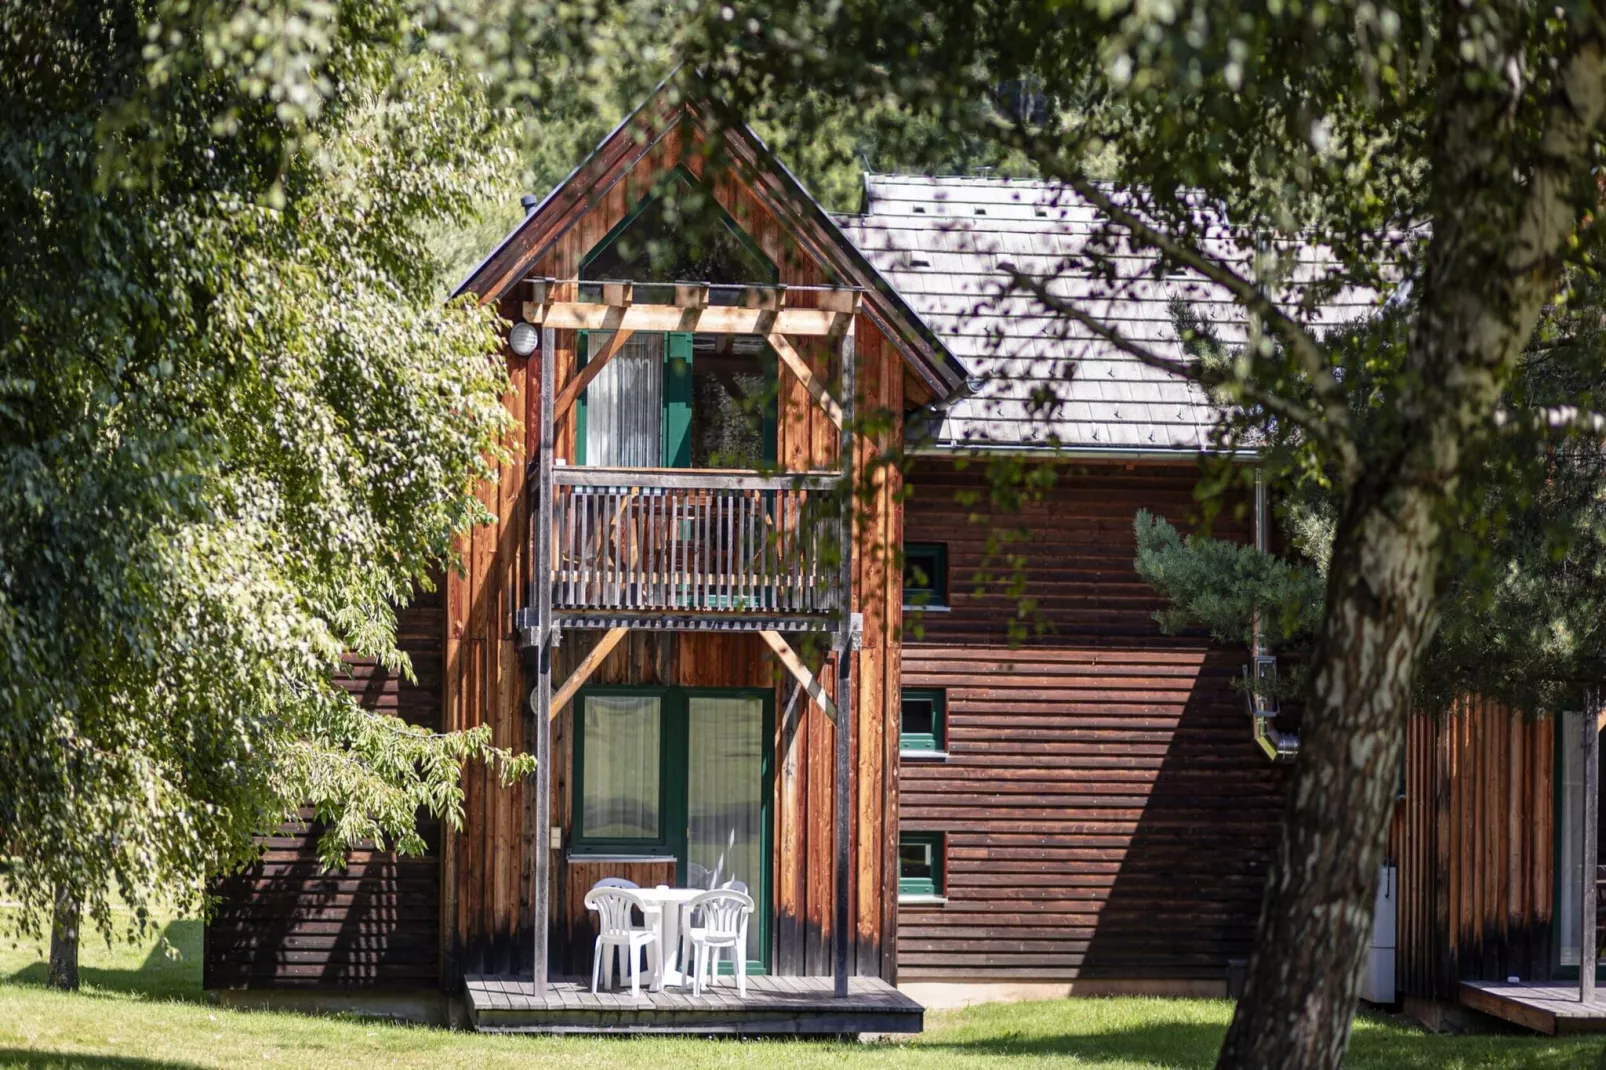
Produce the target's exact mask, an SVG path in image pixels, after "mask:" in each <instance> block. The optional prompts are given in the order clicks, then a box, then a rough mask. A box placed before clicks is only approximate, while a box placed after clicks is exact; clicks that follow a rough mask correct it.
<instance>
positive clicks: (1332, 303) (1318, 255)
mask: <svg viewBox="0 0 1606 1070" xmlns="http://www.w3.org/2000/svg"><path fill="white" fill-rule="evenodd" d="M865 199H866V211H865V213H864V214H862V215H857V216H844V217H839V219H838V222H839V224H840V225H841V227H842V229H843V230H844V231H845V232H846V233H847V235H848V237H849V238H851V239H852V240H853V242H854V243H855V244H856V245H857V246H858V247H859V249H860V250H861V251H862V252H863V253H864V255H865V256H866V257H867V258H868V259H869V260H870V262H871V263H872V264H873V265H874V266H875V267H876V269H877V270H879V271H880V272H881V273H882V275H883V276H884V277H885V278H886V279H887V280H888V281H889V282H890V283H891V284H892V286H893V287H894V288H896V289H897V291H898V292H899V294H901V295H902V297H903V299H904V301H905V302H906V303H907V304H908V305H910V306H911V307H912V308H913V309H914V310H915V312H917V313H918V314H919V315H920V317H921V319H922V320H924V321H925V323H926V324H927V325H929V326H930V327H931V329H932V330H934V331H935V332H936V333H937V334H938V335H939V336H940V337H941V339H942V340H943V342H944V343H945V344H946V345H947V347H948V349H949V351H950V352H952V353H953V355H954V356H956V357H958V358H959V359H960V360H961V361H963V362H964V364H965V365H966V367H967V368H968V369H969V370H970V373H971V376H972V382H973V384H974V387H975V389H974V393H973V394H972V396H970V397H967V398H964V399H962V400H960V401H957V402H955V403H953V404H951V405H950V406H949V407H948V408H947V410H946V411H945V412H944V413H943V414H942V416H941V419H940V422H939V423H938V425H937V426H936V427H935V428H933V429H929V433H933V434H934V435H935V438H936V442H937V444H938V445H941V446H978V447H988V446H990V447H1034V446H1058V447H1061V448H1066V449H1131V450H1171V451H1178V450H1181V451H1188V452H1199V451H1206V450H1208V449H1210V447H1211V430H1212V428H1213V427H1214V426H1215V425H1216V422H1217V417H1218V412H1217V409H1216V407H1215V406H1213V405H1212V404H1211V403H1210V401H1209V399H1208V398H1207V397H1206V396H1205V393H1204V391H1203V390H1201V389H1200V388H1199V387H1197V386H1195V385H1193V384H1192V383H1189V382H1187V381H1185V380H1182V379H1179V378H1177V377H1176V376H1173V375H1170V374H1168V373H1166V372H1164V371H1161V370H1159V369H1156V368H1151V367H1149V366H1148V365H1146V364H1143V363H1142V362H1140V361H1138V360H1136V359H1135V358H1133V357H1131V356H1129V355H1127V354H1125V353H1122V352H1121V351H1120V350H1118V349H1117V348H1115V347H1114V346H1112V345H1111V344H1109V343H1108V342H1106V341H1104V340H1102V339H1099V338H1097V337H1096V336H1095V335H1093V334H1092V332H1090V331H1088V330H1086V329H1085V328H1083V327H1081V326H1080V325H1078V324H1076V323H1074V322H1072V321H1070V320H1069V319H1068V318H1067V317H1065V316H1063V315H1057V314H1055V313H1054V312H1053V311H1051V310H1050V309H1048V308H1046V307H1045V306H1044V305H1043V304H1042V303H1041V302H1040V301H1039V300H1038V299H1037V298H1035V297H1033V296H1030V295H1027V294H1022V293H1013V294H1009V295H1007V296H1005V289H1006V287H1007V284H1008V282H1009V277H1008V275H1007V274H1006V273H1005V272H1004V271H1003V270H1002V268H1001V265H1004V264H1012V265H1014V267H1015V268H1016V269H1017V270H1019V271H1023V272H1029V273H1034V274H1043V275H1056V276H1057V277H1056V278H1055V279H1054V282H1053V283H1052V285H1051V286H1050V293H1052V294H1053V295H1055V296H1061V297H1065V298H1069V299H1074V300H1075V301H1076V302H1077V304H1078V305H1079V306H1080V307H1082V308H1084V309H1086V310H1087V311H1088V312H1090V313H1092V314H1094V315H1096V316H1098V317H1099V318H1100V319H1101V320H1102V321H1104V322H1107V323H1108V324H1110V325H1111V326H1113V327H1115V328H1116V329H1118V330H1120V331H1121V332H1122V333H1123V334H1124V335H1126V336H1127V337H1129V338H1131V339H1133V340H1135V341H1141V342H1144V343H1145V344H1146V345H1147V346H1148V347H1149V348H1150V349H1151V350H1153V351H1154V352H1156V353H1158V354H1160V355H1162V356H1166V357H1172V358H1181V357H1182V356H1183V351H1182V346H1181V343H1180V342H1179V340H1178V339H1177V336H1176V330H1175V327H1174V324H1173V319H1172V315H1171V310H1170V307H1169V306H1170V304H1171V302H1172V301H1174V300H1180V301H1183V302H1185V303H1187V304H1188V305H1189V306H1190V307H1191V308H1192V309H1193V311H1194V312H1195V313H1196V314H1198V315H1199V316H1201V317H1203V318H1205V319H1207V320H1209V321H1210V322H1211V323H1212V324H1214V326H1215V330H1216V332H1217V334H1218V336H1219V337H1220V338H1221V339H1222V340H1223V341H1225V342H1229V343H1230V342H1241V341H1243V340H1244V339H1245V338H1246V337H1247V326H1246V324H1245V322H1244V317H1243V311H1242V309H1241V307H1240V306H1238V305H1237V304H1236V303H1235V302H1234V301H1233V300H1232V299H1231V298H1230V297H1229V296H1228V295H1227V293H1226V292H1225V291H1224V290H1223V289H1222V288H1221V287H1219V286H1217V285H1215V284H1213V283H1210V282H1208V281H1206V280H1204V279H1201V278H1198V277H1189V276H1187V275H1165V276H1161V277H1155V274H1154V272H1153V267H1154V257H1153V256H1152V255H1149V254H1147V253H1146V252H1143V251H1139V250H1135V249H1132V248H1129V247H1126V246H1125V245H1123V244H1120V242H1119V239H1116V241H1115V243H1113V247H1111V248H1109V249H1108V252H1109V254H1110V256H1109V257H1108V258H1107V260H1106V262H1107V263H1110V264H1112V265H1113V267H1114V268H1115V271H1114V276H1113V278H1112V279H1105V278H1099V277H1095V276H1094V275H1093V274H1092V273H1091V272H1089V271H1086V270H1085V269H1083V270H1078V268H1077V267H1076V266H1075V265H1072V266H1071V267H1070V268H1069V269H1067V266H1066V264H1065V260H1066V258H1067V257H1076V256H1077V255H1078V254H1079V253H1080V252H1082V251H1083V250H1084V249H1085V248H1087V246H1088V243H1089V242H1090V241H1092V240H1094V239H1100V240H1102V241H1105V242H1109V241H1110V234H1109V231H1108V230H1107V229H1105V228H1103V227H1101V224H1100V220H1099V218H1098V216H1097V214H1096V212H1095V211H1094V209H1093V208H1092V207H1091V206H1090V205H1088V204H1087V203H1085V202H1084V201H1082V200H1081V199H1080V198H1078V197H1077V196H1076V195H1075V194H1074V193H1071V192H1070V191H1069V190H1066V189H1065V188H1064V187H1061V186H1057V185H1054V184H1051V183H1045V182H1026V181H1015V180H1009V179H985V178H930V177H924V176H910V175H867V176H866V178H865ZM1204 244H1205V245H1206V247H1207V250H1208V251H1209V252H1211V253H1213V254H1215V255H1217V256H1221V257H1224V258H1227V259H1229V260H1232V261H1235V262H1238V263H1241V264H1247V262H1248V260H1249V252H1248V250H1247V249H1246V248H1245V247H1244V246H1242V245H1241V244H1239V243H1238V242H1236V241H1235V240H1234V235H1233V232H1232V231H1231V230H1230V229H1229V228H1227V227H1225V226H1214V225H1212V226H1209V227H1207V228H1206V230H1205V238H1204ZM1325 256H1326V254H1325V251H1324V250H1322V249H1320V248H1319V247H1318V246H1314V245H1312V246H1303V247H1300V248H1299V249H1298V250H1297V264H1298V266H1297V268H1296V270H1295V273H1294V278H1293V280H1292V285H1293V286H1296V287H1297V286H1299V285H1301V284H1308V283H1309V282H1311V281H1312V280H1314V279H1317V278H1319V277H1320V275H1321V274H1322V262H1323V260H1324V258H1325ZM1373 308H1375V301H1374V298H1373V295H1372V294H1370V293H1368V292H1359V291H1350V292H1345V293H1341V294H1340V295H1338V296H1337V297H1334V298H1328V299H1324V300H1322V301H1321V302H1319V303H1316V304H1315V305H1314V307H1309V308H1306V309H1303V310H1302V311H1301V313H1300V318H1301V320H1302V321H1304V322H1307V323H1309V324H1310V325H1311V326H1314V327H1316V328H1322V327H1329V326H1334V325H1337V324H1340V323H1344V322H1349V321H1352V320H1355V319H1357V318H1360V317H1361V316H1363V315H1365V314H1367V313H1368V312H1370V311H1371V310H1372V309H1373Z"/></svg>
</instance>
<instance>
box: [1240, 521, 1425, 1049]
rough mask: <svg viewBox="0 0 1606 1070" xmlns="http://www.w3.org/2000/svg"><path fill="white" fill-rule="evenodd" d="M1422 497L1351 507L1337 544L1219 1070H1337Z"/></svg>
mask: <svg viewBox="0 0 1606 1070" xmlns="http://www.w3.org/2000/svg"><path fill="white" fill-rule="evenodd" d="M1434 504H1435V503H1434V501H1433V500H1432V499H1431V498H1430V497H1429V495H1428V494H1427V493H1423V492H1410V491H1396V492H1395V493H1394V494H1392V495H1390V496H1389V497H1388V498H1386V499H1382V500H1378V499H1372V500H1367V499H1366V498H1365V497H1364V496H1362V495H1356V496H1354V497H1353V500H1352V503H1351V504H1350V507H1349V508H1348V510H1347V511H1346V514H1345V516H1344V517H1343V518H1342V520H1341V522H1340V526H1339V530H1338V533H1337V538H1336V541H1335V556H1334V559H1333V564H1332V570H1331V572H1330V573H1329V576H1330V582H1329V589H1328V595H1327V598H1328V601H1327V610H1326V619H1325V620H1324V622H1323V627H1322V635H1321V641H1320V643H1319V645H1318V649H1317V655H1316V660H1315V665H1314V668H1315V669H1316V673H1315V676H1314V679H1313V680H1312V688H1311V692H1312V693H1311V698H1310V702H1309V704H1308V706H1307V709H1306V713H1305V718H1304V727H1303V729H1302V731H1301V733H1300V754H1299V759H1298V766H1297V768H1296V771H1295V774H1294V782H1293V784H1292V786H1291V790H1290V796H1289V801H1288V806H1287V808H1286V809H1285V810H1284V813H1283V824H1282V835H1281V837H1280V840H1279V847H1278V853H1277V858H1276V862H1275V864H1274V865H1273V867H1272V871H1271V876H1270V879H1269V882H1268V886H1267V891H1266V898H1265V901H1264V904H1263V906H1262V911H1261V918H1260V925H1259V928H1258V930H1257V935H1256V946H1255V951H1254V954H1253V955H1252V956H1251V957H1250V960H1249V968H1248V972H1247V974H1246V976H1245V981H1244V991H1243V997H1242V999H1241V1000H1240V1001H1239V1003H1238V1012H1237V1014H1236V1015H1235V1016H1234V1018H1233V1022H1232V1028H1231V1029H1230V1031H1229V1032H1228V1034H1227V1040H1226V1043H1225V1044H1224V1045H1223V1047H1222V1050H1221V1056H1220V1064H1219V1065H1220V1066H1222V1067H1256V1068H1260V1067H1265V1068H1268V1070H1269V1068H1278V1070H1281V1068H1283V1067H1295V1066H1297V1067H1301V1068H1308V1070H1317V1068H1324V1067H1337V1066H1338V1065H1339V1063H1340V1062H1341V1060H1342V1058H1343V1054H1344V1049H1345V1047H1346V1045H1347V1044H1348V1042H1349V1026H1350V1019H1351V1016H1352V1015H1353V1013H1354V1010H1355V1003H1356V1000H1357V998H1358V997H1359V989H1360V969H1359V967H1360V965H1361V962H1362V957H1363V955H1364V953H1365V950H1366V947H1367V944H1368V939H1369V937H1370V935H1371V927H1372V909H1373V904H1374V901H1375V897H1376V895H1377V881H1378V872H1379V867H1380V866H1381V864H1382V861H1383V853H1384V847H1385V842H1386V833H1387V829H1388V821H1389V817H1390V814H1391V813H1392V811H1393V806H1394V770H1395V768H1396V767H1397V765H1398V763H1399V756H1400V747H1401V740H1402V731H1401V729H1402V726H1403V725H1404V718H1405V712H1406V710H1407V709H1408V708H1409V705H1410V696H1411V686H1412V681H1413V678H1414V676H1415V670H1416V666H1417V664H1418V661H1419V660H1420V658H1421V655H1422V652H1423V650H1424V648H1425V647H1426V645H1427V640H1428V637H1429V635H1430V633H1431V626H1432V622H1433V619H1434V611H1433V604H1434V572H1435V569H1436V567H1437V565H1438V559H1439V553H1440V551H1439V531H1438V524H1437V522H1436V520H1435V519H1434V513H1433V506H1434Z"/></svg>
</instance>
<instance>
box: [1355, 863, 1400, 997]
mask: <svg viewBox="0 0 1606 1070" xmlns="http://www.w3.org/2000/svg"><path fill="white" fill-rule="evenodd" d="M1398 872H1399V871H1398V870H1396V869H1395V867H1393V866H1384V867H1383V869H1382V872H1381V873H1380V874H1379V880H1378V882H1377V911H1376V914H1375V916H1374V917H1373V920H1372V946H1371V948H1370V949H1369V950H1368V952H1367V955H1366V972H1365V974H1363V975H1362V977H1361V998H1362V999H1364V1000H1366V1001H1367V1002H1369V1003H1382V1004H1390V1003H1393V1002H1394V946H1395V926H1396V919H1397V917H1398V913H1399V912H1398V906H1399V901H1400V894H1399V893H1400V882H1399V879H1398Z"/></svg>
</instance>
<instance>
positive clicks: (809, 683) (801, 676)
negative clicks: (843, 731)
mask: <svg viewBox="0 0 1606 1070" xmlns="http://www.w3.org/2000/svg"><path fill="white" fill-rule="evenodd" d="M758 634H759V635H761V636H763V637H764V642H766V643H768V644H769V647H770V649H771V650H773V651H775V656H776V657H777V658H780V659H781V664H782V665H785V666H786V668H787V671H788V672H790V673H791V674H792V675H793V676H794V677H796V678H797V682H798V683H800V684H802V685H803V690H804V691H806V692H808V696H809V698H811V699H813V700H814V701H815V702H816V703H817V704H818V705H819V707H820V709H821V710H822V711H823V712H824V713H825V716H826V717H828V718H829V719H830V721H831V723H832V724H836V723H837V720H836V704H835V703H833V702H832V701H831V696H829V695H827V694H826V693H825V688H824V687H822V686H821V685H820V681H819V680H818V679H816V678H815V676H814V673H812V672H811V671H809V667H808V666H807V665H805V664H803V659H802V658H800V657H798V656H797V651H795V650H793V649H792V647H791V645H790V644H789V643H787V641H786V640H785V639H783V638H781V633H780V632H774V631H769V630H767V629H766V630H765V631H761V632H759V633H758Z"/></svg>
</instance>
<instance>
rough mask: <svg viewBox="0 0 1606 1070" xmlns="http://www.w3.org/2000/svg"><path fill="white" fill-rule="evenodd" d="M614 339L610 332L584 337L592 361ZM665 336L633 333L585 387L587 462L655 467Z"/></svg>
mask: <svg viewBox="0 0 1606 1070" xmlns="http://www.w3.org/2000/svg"><path fill="white" fill-rule="evenodd" d="M612 341H613V332H612V331H593V332H591V333H590V334H589V335H588V336H587V340H586V348H587V352H588V353H589V354H590V355H591V357H592V358H593V359H594V358H595V357H596V356H597V355H598V354H600V353H603V352H604V351H606V350H607V348H608V346H609V345H610V344H611V343H612ZM663 372H664V336H663V335H661V334H651V333H647V332H640V333H637V334H635V335H632V336H631V338H630V340H629V341H627V342H626V343H625V344H624V348H622V349H621V350H620V351H619V352H618V353H617V354H615V356H614V358H613V359H612V360H610V361H608V363H607V365H605V366H604V367H603V369H602V371H600V372H598V373H597V377H596V378H595V379H593V380H591V383H590V385H589V386H587V387H586V463H587V464H594V465H603V466H609V467H624V468H657V467H658V465H659V463H660V460H661V458H660V454H661V437H662V429H663V415H664V399H663Z"/></svg>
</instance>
